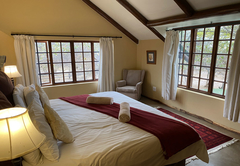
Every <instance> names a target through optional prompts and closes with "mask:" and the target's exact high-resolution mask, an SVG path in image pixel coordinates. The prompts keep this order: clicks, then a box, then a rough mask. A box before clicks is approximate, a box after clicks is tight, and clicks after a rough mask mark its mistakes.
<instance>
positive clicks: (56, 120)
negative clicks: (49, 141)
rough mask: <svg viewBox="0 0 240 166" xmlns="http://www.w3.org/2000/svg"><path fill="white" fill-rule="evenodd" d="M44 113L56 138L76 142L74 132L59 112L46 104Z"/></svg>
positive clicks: (66, 141)
mask: <svg viewBox="0 0 240 166" xmlns="http://www.w3.org/2000/svg"><path fill="white" fill-rule="evenodd" d="M44 113H45V116H46V118H47V121H48V123H49V124H50V126H51V128H52V131H53V134H54V136H55V138H56V139H58V140H60V141H63V142H65V143H72V142H74V140H75V139H74V138H73V136H72V133H71V132H70V130H69V129H68V126H67V125H66V123H65V122H64V121H63V120H62V119H61V117H60V116H59V115H58V114H57V112H56V111H54V110H53V109H52V108H51V107H49V106H48V105H47V104H45V105H44Z"/></svg>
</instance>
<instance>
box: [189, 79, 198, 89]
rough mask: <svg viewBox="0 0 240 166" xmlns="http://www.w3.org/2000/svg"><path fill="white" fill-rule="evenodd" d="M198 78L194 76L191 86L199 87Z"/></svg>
mask: <svg viewBox="0 0 240 166" xmlns="http://www.w3.org/2000/svg"><path fill="white" fill-rule="evenodd" d="M198 81H199V79H198V78H192V79H191V88H194V89H198Z"/></svg>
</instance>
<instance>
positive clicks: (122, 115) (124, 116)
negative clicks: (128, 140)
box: [118, 102, 131, 122]
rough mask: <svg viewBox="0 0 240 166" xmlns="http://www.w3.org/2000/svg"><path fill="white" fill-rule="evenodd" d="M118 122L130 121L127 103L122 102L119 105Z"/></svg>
mask: <svg viewBox="0 0 240 166" xmlns="http://www.w3.org/2000/svg"><path fill="white" fill-rule="evenodd" d="M118 120H119V121H120V122H128V121H130V120H131V113H130V106H129V104H128V103H127V102H123V103H121V104H120V110H119V114H118Z"/></svg>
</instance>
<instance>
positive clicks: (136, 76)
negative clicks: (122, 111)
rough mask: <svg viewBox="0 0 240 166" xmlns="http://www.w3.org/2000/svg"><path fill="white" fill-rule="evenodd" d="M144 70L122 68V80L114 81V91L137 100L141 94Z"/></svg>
mask: <svg viewBox="0 0 240 166" xmlns="http://www.w3.org/2000/svg"><path fill="white" fill-rule="evenodd" d="M144 75H145V70H127V69H124V70H123V80H120V81H117V82H116V91H117V92H120V93H122V94H124V95H127V96H129V97H131V98H133V99H136V100H139V99H140V98H141V94H142V84H143V79H144Z"/></svg>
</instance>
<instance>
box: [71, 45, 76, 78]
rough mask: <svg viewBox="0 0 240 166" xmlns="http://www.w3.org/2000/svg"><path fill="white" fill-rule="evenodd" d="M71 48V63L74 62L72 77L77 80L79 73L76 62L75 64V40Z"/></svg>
mask: <svg viewBox="0 0 240 166" xmlns="http://www.w3.org/2000/svg"><path fill="white" fill-rule="evenodd" d="M70 49H71V63H72V77H73V82H77V74H76V64H75V50H74V42H73V41H72V42H70Z"/></svg>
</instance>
